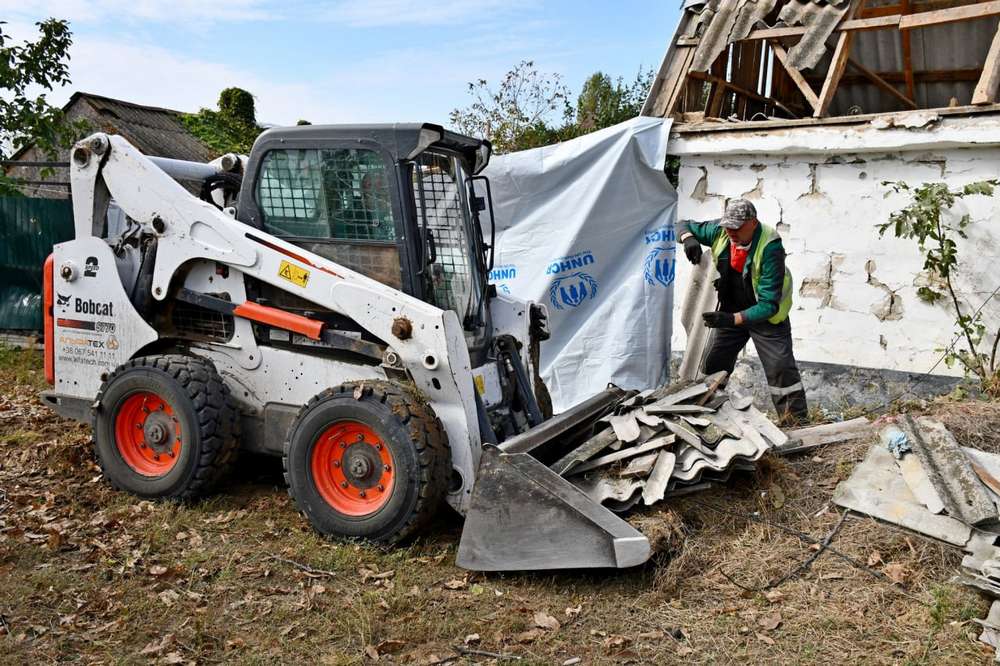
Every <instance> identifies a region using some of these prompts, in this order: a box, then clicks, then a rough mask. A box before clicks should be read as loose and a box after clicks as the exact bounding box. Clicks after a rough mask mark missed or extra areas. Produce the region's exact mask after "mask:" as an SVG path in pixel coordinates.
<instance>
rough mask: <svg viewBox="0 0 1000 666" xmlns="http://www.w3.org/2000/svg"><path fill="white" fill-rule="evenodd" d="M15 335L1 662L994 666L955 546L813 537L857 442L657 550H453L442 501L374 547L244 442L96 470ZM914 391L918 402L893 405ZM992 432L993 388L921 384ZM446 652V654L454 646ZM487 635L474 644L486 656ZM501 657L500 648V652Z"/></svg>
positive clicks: (0, 570) (857, 530) (651, 521)
mask: <svg viewBox="0 0 1000 666" xmlns="http://www.w3.org/2000/svg"><path fill="white" fill-rule="evenodd" d="M40 365H41V364H40V360H39V358H38V356H37V354H35V353H32V352H12V351H10V350H0V654H2V655H3V656H2V657H0V661H3V662H4V663H10V664H39V663H46V662H57V661H58V662H73V663H86V664H131V663H161V664H181V663H197V664H213V663H240V664H273V663H310V664H312V663H320V664H366V663H376V662H377V663H422V664H440V663H483V664H486V663H500V662H504V663H508V662H510V663H513V662H514V661H515V658H519V659H518V660H517V663H519V664H562V663H563V662H565V661H566V660H569V659H572V658H577V657H578V658H580V659H581V660H582V661H581V663H584V664H610V663H646V664H653V663H655V664H669V663H680V662H684V663H702V664H725V663H734V662H738V663H779V664H785V663H788V664H791V663H795V664H800V663H821V664H841V663H866V664H938V663H948V664H956V663H970V664H972V663H981V664H986V663H989V662H990V661H991V659H992V651H991V650H990V648H988V647H986V646H984V645H982V644H980V643H979V642H978V641H977V640H976V636H977V635H978V627H977V625H975V624H974V623H973V622H971V619H972V618H977V617H984V616H985V614H986V612H987V608H988V604H987V602H986V600H984V599H982V598H980V597H979V596H978V595H977V594H975V593H974V592H971V591H969V590H968V589H966V588H963V587H961V586H958V585H955V584H952V583H950V582H949V579H950V577H951V576H952V574H953V572H954V570H955V568H956V566H957V565H958V563H959V561H960V559H961V556H960V553H959V552H958V551H956V550H955V549H953V548H950V547H948V546H944V545H941V544H938V543H936V542H933V541H930V540H927V539H924V538H921V537H919V536H915V535H913V534H909V533H905V532H902V531H899V530H897V529H896V528H894V527H892V526H888V525H885V524H881V523H878V522H876V521H874V520H872V519H869V518H865V517H858V516H852V517H849V518H847V519H846V521H844V523H843V524H842V525H841V527H840V530H839V532H837V534H836V536H835V537H834V538H833V540H832V547H833V548H835V549H836V550H837V551H838V552H840V553H842V554H844V555H845V556H847V557H849V558H852V559H853V560H855V564H851V563H849V562H847V561H845V560H844V559H842V558H840V557H837V556H835V555H833V554H831V553H830V552H824V553H821V554H819V556H818V557H817V558H816V560H815V562H814V563H813V564H812V566H811V567H809V568H807V569H805V570H803V571H801V572H799V573H798V574H796V575H793V576H791V577H790V578H789V579H788V580H787V581H786V582H783V583H782V584H780V585H778V586H777V587H774V588H772V589H769V590H759V588H761V587H762V586H765V585H766V584H767V583H768V582H769V581H775V580H777V579H779V578H781V577H783V576H786V575H787V574H788V573H789V572H792V571H793V570H795V569H796V568H797V567H798V566H799V565H800V564H801V563H802V562H803V561H805V560H807V559H808V558H810V557H811V556H814V555H816V553H815V550H814V549H815V546H813V547H812V548H811V546H810V543H811V540H814V541H819V540H822V539H823V538H824V537H826V535H827V534H829V533H830V532H831V531H832V530H833V529H834V528H835V527H836V526H837V524H838V523H839V522H840V521H841V513H840V510H839V509H838V508H837V507H835V506H833V505H831V504H830V497H831V494H832V492H833V489H834V488H835V486H836V484H837V483H838V482H839V481H841V480H843V479H844V478H846V477H847V476H848V475H849V474H850V472H851V469H852V468H853V466H854V464H855V463H856V462H858V461H860V460H861V458H862V456H863V454H864V452H865V450H866V448H867V446H868V444H867V443H863V442H862V443H858V444H851V445H840V446H831V447H827V448H826V449H825V450H819V451H816V452H812V453H810V454H805V455H803V456H800V457H796V458H791V459H788V460H771V461H769V462H766V463H765V464H763V465H762V466H761V469H760V470H759V471H758V473H757V474H756V475H743V476H739V477H734V478H733V479H732V480H731V481H730V483H729V484H728V485H727V486H725V487H720V488H715V489H712V490H708V491H705V492H701V493H699V494H695V495H691V496H688V497H685V498H680V499H677V500H673V501H670V502H667V503H665V506H664V507H663V508H658V509H656V510H654V511H648V512H645V513H643V514H641V515H638V516H634V517H633V518H632V520H635V521H638V522H640V523H642V524H643V525H644V528H645V529H649V530H652V531H655V532H657V536H658V537H659V538H658V543H659V544H660V547H661V552H660V553H659V554H658V555H657V556H656V557H655V558H654V559H653V561H651V562H650V563H649V564H648V565H646V566H644V567H641V568H637V569H635V570H630V571H601V572H584V573H580V572H565V573H556V574H551V573H549V574H540V573H526V574H516V575H482V574H474V573H470V572H466V571H463V570H461V569H458V568H457V567H456V566H455V564H454V560H455V550H456V545H457V542H458V535H459V533H460V530H461V522H460V519H458V518H457V517H456V516H454V515H453V514H452V513H451V512H450V511H447V510H442V515H441V518H440V520H439V521H438V522H437V523H436V524H435V525H434V526H433V529H432V530H431V531H430V533H429V534H428V535H427V536H426V537H425V538H424V539H422V540H420V541H419V542H417V543H415V544H412V545H410V546H408V547H406V548H400V549H395V550H390V551H386V550H382V549H379V548H375V547H372V546H368V545H363V544H355V543H334V542H329V541H326V540H324V539H322V538H319V537H318V536H317V535H316V534H314V533H313V531H312V530H311V529H310V527H309V525H308V524H307V523H306V522H305V520H304V519H303V518H302V517H301V516H299V515H298V514H297V513H296V512H295V510H294V508H293V506H292V504H291V502H290V500H289V498H288V496H287V494H286V492H285V489H284V487H283V484H282V481H281V474H280V461H278V460H275V459H257V458H244V459H243V460H242V462H241V464H240V466H239V469H238V471H237V473H236V474H235V477H234V478H233V479H232V480H231V481H230V482H229V483H228V485H227V486H226V487H225V488H223V490H222V491H221V492H220V493H219V494H218V495H217V496H215V497H213V498H211V499H208V500H205V501H202V502H199V503H194V504H173V503H153V502H146V501H139V500H137V499H136V498H134V497H131V496H129V495H126V494H123V493H119V492H115V491H113V490H112V489H111V488H110V487H109V486H108V485H107V484H106V483H105V482H104V480H103V479H102V478H101V477H100V474H99V470H98V468H97V465H96V464H95V462H94V457H93V452H92V448H91V445H90V433H89V428H88V427H86V426H84V425H79V424H76V423H73V422H70V421H66V420H63V419H60V418H58V417H56V416H55V415H53V414H52V413H51V412H49V411H48V409H47V408H45V407H44V406H43V405H42V404H41V403H40V402H39V401H38V399H37V398H36V393H37V391H38V390H39V389H41V388H43V387H44V382H43V380H42V378H41V374H42V373H41V367H40ZM911 408H914V407H912V406H911ZM915 408H916V409H919V410H920V411H926V412H930V413H934V414H937V415H938V416H940V417H941V418H942V419H943V420H945V421H946V423H947V424H948V425H949V427H951V428H952V430H953V432H954V433H955V434H956V436H957V437H958V438H959V439H960V441H962V442H963V443H964V444H968V445H973V446H978V447H980V448H984V449H989V450H994V451H997V450H1000V438H998V436H997V435H996V433H997V432H998V431H997V428H998V427H1000V406H998V405H997V404H995V403H986V402H970V401H965V402H946V401H941V402H934V403H929V404H924V405H920V406H916V407H915ZM463 652H465V654H462V653H463ZM491 655H493V656H491ZM496 655H503V657H498V656H496Z"/></svg>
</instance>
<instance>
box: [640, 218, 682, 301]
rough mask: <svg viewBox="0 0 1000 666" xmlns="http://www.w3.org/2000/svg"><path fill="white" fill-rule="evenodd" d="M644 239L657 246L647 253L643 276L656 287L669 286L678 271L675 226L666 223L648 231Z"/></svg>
mask: <svg viewBox="0 0 1000 666" xmlns="http://www.w3.org/2000/svg"><path fill="white" fill-rule="evenodd" d="M643 240H644V241H645V243H646V245H655V246H656V247H653V249H652V250H650V251H649V253H648V254H647V255H646V261H645V262H644V263H643V267H642V275H643V278H645V280H646V283H647V284H651V285H653V286H654V287H655V286H656V285H660V286H661V287H669V286H670V285H671V284H673V282H674V277H675V276H676V272H677V240H676V236H675V235H674V228H673V226H671V225H664V226H662V227H660V228H659V229H654V230H653V231H647V232H646V234H645V236H644V237H643Z"/></svg>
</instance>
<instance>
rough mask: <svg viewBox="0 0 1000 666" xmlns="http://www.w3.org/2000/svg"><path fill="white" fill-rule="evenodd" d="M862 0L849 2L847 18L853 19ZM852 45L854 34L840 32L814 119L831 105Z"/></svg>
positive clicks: (819, 116)
mask: <svg viewBox="0 0 1000 666" xmlns="http://www.w3.org/2000/svg"><path fill="white" fill-rule="evenodd" d="M863 2H864V0H851V6H850V7H848V8H847V16H850V17H852V18H853V17H854V15H855V14H856V13H857V11H858V9H860V8H861V5H862V4H863ZM852 43H854V33H853V32H850V31H847V32H841V33H840V35H839V36H838V37H837V46H836V47H835V48H834V49H833V59H832V60H831V61H830V68H829V69H828V70H827V75H826V81H824V82H823V90H821V91H820V93H819V102H818V103H817V105H816V109H815V110H814V111H813V117H814V118H821V117H823V116H825V115H826V112H827V111H828V110H829V109H830V104H832V103H833V96H834V95H836V94H837V87H838V86H839V85H840V77H841V76H843V75H844V70H845V69H847V58H848V56H849V55H850V54H851V44H852Z"/></svg>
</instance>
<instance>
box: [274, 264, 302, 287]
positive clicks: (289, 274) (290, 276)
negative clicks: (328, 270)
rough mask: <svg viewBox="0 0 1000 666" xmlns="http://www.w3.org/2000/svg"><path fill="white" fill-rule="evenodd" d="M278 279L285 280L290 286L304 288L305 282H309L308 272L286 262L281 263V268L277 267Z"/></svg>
mask: <svg viewBox="0 0 1000 666" xmlns="http://www.w3.org/2000/svg"><path fill="white" fill-rule="evenodd" d="M278 277H281V278H285V279H286V280H288V281H289V282H291V283H292V284H295V285H298V286H300V287H304V286H306V282H308V281H309V271H307V270H306V269H304V268H300V267H299V266H296V265H295V264H292V263H289V262H287V261H282V262H281V266H279V267H278Z"/></svg>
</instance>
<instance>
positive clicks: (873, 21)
mask: <svg viewBox="0 0 1000 666" xmlns="http://www.w3.org/2000/svg"><path fill="white" fill-rule="evenodd" d="M902 18H903V17H902V16H901V15H899V14H896V15H893V16H877V17H873V18H858V19H850V20H847V21H843V22H841V24H840V25H838V26H837V27H836V28H834V29H833V31H834V32H835V33H837V32H856V31H860V30H888V29H891V28H897V27H899V21H900V19H902ZM807 32H809V28H806V27H805V26H798V25H794V26H787V27H779V28H761V29H759V30H751V31H750V33H749V34H747V36H746V37H744V38H743V39H741V40H739V41H743V42H749V41H756V40H758V39H783V38H785V37H801V36H802V35H804V34H806V33H807ZM700 43H701V39H700V38H698V37H678V38H677V45H678V46H698V44H700Z"/></svg>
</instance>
